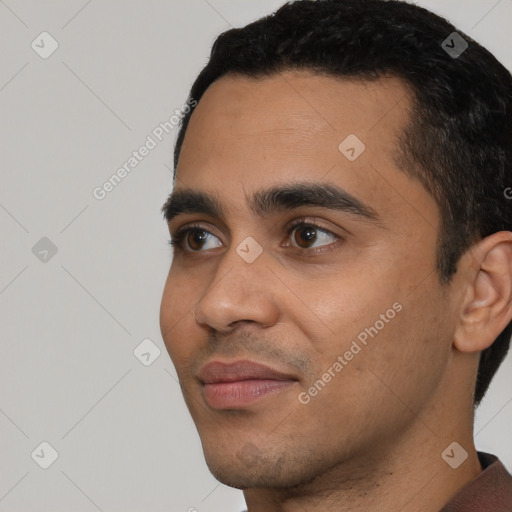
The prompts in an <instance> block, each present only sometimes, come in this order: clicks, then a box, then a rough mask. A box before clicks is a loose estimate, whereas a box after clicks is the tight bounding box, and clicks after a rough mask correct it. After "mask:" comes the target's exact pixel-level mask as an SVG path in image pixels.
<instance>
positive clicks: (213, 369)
mask: <svg viewBox="0 0 512 512" xmlns="http://www.w3.org/2000/svg"><path fill="white" fill-rule="evenodd" d="M199 381H200V382H201V384H202V385H203V388H202V392H203V396H204V398H205V400H206V402H207V403H208V405H210V407H212V408H214V409H237V408H242V407H247V406H249V405H252V404H254V403H256V402H259V401H260V400H262V399H264V398H265V397H268V396H271V395H276V394H278V393H280V392H282V391H284V390H285V389H287V388H289V387H290V386H291V385H293V384H294V383H295V382H297V381H298V379H297V378H296V377H295V376H293V375H290V374H286V373H283V372H280V371H277V370H274V369H272V368H270V367H268V366H266V365H262V364H260V363H255V362H252V361H247V360H242V361H235V362H232V363H223V362H221V361H213V362H211V363H208V364H206V365H205V366H203V368H202V369H201V371H200V372H199Z"/></svg>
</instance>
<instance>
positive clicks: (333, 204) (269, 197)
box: [161, 183, 380, 224]
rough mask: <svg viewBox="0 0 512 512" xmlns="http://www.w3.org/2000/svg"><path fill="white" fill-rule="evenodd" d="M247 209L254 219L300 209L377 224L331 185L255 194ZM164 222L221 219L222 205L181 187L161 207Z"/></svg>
mask: <svg viewBox="0 0 512 512" xmlns="http://www.w3.org/2000/svg"><path fill="white" fill-rule="evenodd" d="M246 199H247V200H248V201H247V202H248V205H249V208H250V210H251V211H252V212H253V213H254V214H255V215H257V216H260V217H262V216H268V215H272V214H275V213H279V212H283V211H291V210H294V209H296V208H299V207H302V206H311V207H320V208H326V209H329V210H334V211H340V212H344V213H348V214H352V215H354V216H356V217H359V218H360V219H361V220H367V221H371V222H373V223H376V224H378V223H379V221H380V218H379V215H378V214H377V212H376V211H375V210H374V209H373V208H371V207H370V206H368V205H366V204H365V203H363V202H362V201H360V200H359V199H357V198H356V197H354V196H353V195H352V194H349V193H348V192H347V191H346V190H344V189H343V188H340V187H338V186H336V185H333V184H320V183H313V184H311V183H291V184H285V185H279V186H275V187H271V188H268V189H265V190H260V191H257V192H255V193H254V194H253V195H252V197H250V198H247V196H246ZM161 211H162V213H163V215H164V218H165V220H166V221H167V222H170V221H171V220H172V219H174V218H176V217H177V216H178V215H181V214H185V213H200V214H205V215H210V216H212V217H217V218H224V217H225V215H224V210H223V208H222V204H221V203H220V202H219V201H218V200H217V198H216V197H214V196H213V195H210V194H207V193H204V192H201V191H198V190H194V189H190V188H183V189H180V190H177V191H175V192H172V193H171V194H170V195H169V197H168V199H167V201H166V202H165V203H164V205H163V206H162V208H161Z"/></svg>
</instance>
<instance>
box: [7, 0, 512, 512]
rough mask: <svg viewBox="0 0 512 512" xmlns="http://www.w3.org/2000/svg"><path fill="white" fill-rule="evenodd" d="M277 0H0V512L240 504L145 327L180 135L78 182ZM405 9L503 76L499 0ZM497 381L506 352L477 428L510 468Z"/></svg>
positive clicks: (505, 391)
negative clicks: (133, 161)
mask: <svg viewBox="0 0 512 512" xmlns="http://www.w3.org/2000/svg"><path fill="white" fill-rule="evenodd" d="M281 3H282V1H281V0H257V1H256V0H251V1H249V0H247V1H240V0H239V1H235V0H209V1H206V0H189V1H187V2H185V1H176V0H172V1H165V2H164V1H155V0H153V1H144V2H143V1H141V0H138V1H133V0H132V1H120V0H117V1H116V0H108V1H106V0H102V1H100V0H92V1H86V0H73V1H71V0H70V1H55V0H54V1H36V0H33V1H28V0H0V38H1V40H0V54H1V67H0V114H1V116H0V119H1V122H0V130H1V132H0V144H1V159H0V171H1V186H0V232H1V251H0V314H1V324H0V325H1V327H0V328H1V330H0V340H1V341H0V343H1V369H0V450H1V451H0V453H1V460H2V462H1V465H0V512H2V511H3V512H18V511H23V512H27V511H46V510H48V511H53V512H58V511H70V510H72V511H77V512H88V511H95V510H101V511H104V512H107V511H123V512H129V511H145V512H150V511H164V510H165V511H184V512H185V511H187V510H192V508H191V507H194V509H196V510H197V511H199V512H220V511H222V512H225V511H229V510H232V511H239V510H241V509H242V507H243V506H244V501H243V496H242V493H241V492H240V491H237V490H234V489H230V488H228V487H225V486H223V485H221V484H219V483H218V482H217V481H216V480H215V479H214V478H213V477H212V476H211V474H210V473H209V471H208V469H207V467H206V464H205V462H204V459H203V456H202V451H201V445H200V442H199V438H198V436H197V433H196V430H195V427H194V424H193V422H192V421H191V419H190V418H189V415H188V411H187V410H186V407H185V405H184V402H183V399H182V396H181V392H180V388H179V386H178V384H177V381H176V373H175V370H174V368H173V366H172V364H171V362H170V359H169V357H168V355H167V352H166V350H165V346H164V344H163V341H162V339H161V335H160V330H159V324H158V314H159V304H160V298H161V294H162V289H163V285H164V281H165V278H166V275H167V271H168V268H169V265H170V261H171V259H170V249H169V247H168V246H167V239H168V232H167V228H166V225H165V223H164V222H163V220H162V217H161V214H160V211H159V210H160V207H161V205H162V203H163V202H164V200H165V198H166V196H167V194H168V193H169V192H170V190H171V173H170V169H169V167H170V166H171V165H172V160H171V152H172V147H173V144H174V140H175V135H176V131H177V130H172V131H171V132H170V133H169V134H166V136H165V138H164V139H163V140H162V142H160V143H159V144H158V146H157V147H156V148H154V149H153V150H152V151H151V152H150V153H149V155H148V156H146V157H145V158H144V159H143V160H142V161H141V162H140V163H139V164H138V165H137V166H136V167H135V168H134V169H133V170H132V171H131V173H130V174H129V175H128V176H126V178H124V180H123V181H122V182H121V183H119V184H118V185H117V187H116V188H115V189H114V190H113V191H112V192H110V193H109V194H107V196H106V197H105V198H104V199H103V200H97V199H95V198H94V196H93V194H92V191H93V189H94V188H95V187H97V186H101V185H102V184H103V183H104V182H105V181H106V180H107V179H108V178H109V177H110V176H111V175H112V174H113V173H115V172H116V170H117V169H118V168H119V167H120V166H122V164H123V163H125V162H126V161H127V159H128V158H129V157H130V156H131V153H132V151H134V150H137V149H138V148H139V147H140V146H141V145H142V144H144V142H145V141H146V137H147V136H148V135H150V134H151V132H152V131H153V130H154V129H155V127H157V126H158V125H159V123H161V122H163V121H165V120H167V119H168V118H169V116H170V115H171V114H172V113H173V111H174V110H175V109H176V108H180V107H181V105H182V104H183V102H184V101H185V99H186V97H187V94H188V90H189V87H190V85H191V83H192V81H193V79H194V78H195V76H196V74H197V73H198V72H199V70H200V69H201V68H202V67H203V65H204V64H205V63H206V59H207V56H208V54H209V50H210V47H211V44H212V42H213V40H214V38H215V36H216V35H217V34H218V33H220V32H221V31H223V30H225V29H227V28H229V27H230V26H239V25H243V24H245V23H247V22H249V21H252V20H254V19H255V18H257V17H259V16H261V15H264V14H267V13H270V12H271V11H273V10H275V9H276V8H277V7H279V6H280V5H281ZM418 3H419V4H421V5H424V6H426V7H428V8H431V9H432V10H434V11H436V12H438V13H441V14H444V15H445V16H447V17H448V18H449V19H451V20H452V21H453V22H455V24H456V25H457V26H458V27H459V28H460V29H461V30H463V31H465V32H467V33H468V34H469V35H470V36H472V37H474V38H475V39H477V40H478V41H480V42H481V43H482V44H484V45H485V46H486V47H487V48H489V50H491V51H492V52H493V53H494V54H495V55H496V56H497V57H498V59H500V60H501V62H503V64H504V65H505V66H507V68H508V69H512V51H511V48H512V44H511V43H512V41H511V36H510V33H511V31H510V20H511V19H512V0H500V1H489V2H487V1H484V0H473V1H449V2H447V1H444V0H443V1H441V0H438V1H421V2H418ZM43 31H47V32H49V33H50V34H51V35H52V37H53V38H54V39H55V40H56V41H57V42H58V45H59V47H58V49H57V50H56V51H55V52H54V53H53V54H52V55H51V56H49V57H48V58H46V59H43V58H41V57H40V56H39V54H38V53H36V51H34V49H33V48H32V47H31V43H32V41H34V40H35V41H36V43H37V42H38V41H39V45H40V46H43V45H44V46H45V48H46V50H47V49H48V48H49V47H50V46H49V40H45V42H43V43H41V42H40V41H41V40H40V38H38V36H39V34H41V33H42V32H43ZM511 186H512V184H511ZM43 237H47V238H48V239H49V240H50V241H51V244H53V245H54V246H55V247H56V249H57V252H56V253H55V254H54V255H52V251H51V246H50V245H49V243H48V241H47V240H46V241H45V240H43V241H40V240H41V239H42V238H43ZM36 244H38V245H36ZM34 246H35V249H33V248H34ZM45 250H46V251H48V252H46V253H45ZM41 259H42V261H41ZM146 339H149V340H151V341H149V342H148V341H146V342H145V343H146V344H147V345H144V346H143V348H144V350H141V351H142V352H144V353H145V354H146V355H145V356H142V357H141V359H143V360H144V358H145V361H146V362H147V363H151V364H149V365H148V366H146V365H145V364H143V363H142V362H141V360H139V359H137V358H136V357H135V355H134V350H135V349H136V347H137V346H138V345H139V344H140V343H141V342H142V341H143V340H146ZM147 347H150V348H149V350H148V349H147ZM158 349H160V351H161V353H160V356H159V357H157V358H156V359H155V356H156V351H157V350H158ZM511 375H512V357H508V359H507V360H506V362H505V364H504V365H503V366H502V368H501V370H500V371H499V374H498V375H497V377H496V379H495V381H494V383H493V384H492V386H491V390H490V392H489V395H488V397H487V398H486V399H485V402H484V403H483V405H482V406H481V407H480V409H479V410H478V414H477V419H476V427H475V432H476V433H477V434H476V441H477V448H479V449H482V450H487V451H490V452H494V453H496V454H498V455H499V456H500V457H501V459H502V460H503V462H504V463H505V464H506V465H507V467H508V469H509V470H512V443H511V442H510V435H507V433H508V432H510V425H511V424H512V405H511V401H512V385H511V384H512V377H511ZM43 441H46V442H48V443H49V444H50V445H51V446H52V447H53V448H54V449H55V450H56V451H57V452H58V458H57V459H56V460H55V462H54V463H53V464H52V465H51V466H50V467H48V469H43V468H42V467H40V464H44V463H45V461H46V462H49V461H50V458H51V452H50V450H49V449H48V448H47V447H45V446H44V445H43V446H40V444H41V442H43ZM34 450H35V451H34ZM31 454H32V455H31Z"/></svg>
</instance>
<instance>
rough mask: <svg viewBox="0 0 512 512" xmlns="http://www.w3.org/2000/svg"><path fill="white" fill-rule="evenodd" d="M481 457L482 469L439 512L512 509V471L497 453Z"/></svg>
mask: <svg viewBox="0 0 512 512" xmlns="http://www.w3.org/2000/svg"><path fill="white" fill-rule="evenodd" d="M478 458H479V460H480V465H481V466H482V472H481V473H480V474H479V475H478V476H477V477H476V478H475V479H474V480H472V481H471V482H469V483H467V484H466V485H465V486H464V487H463V488H462V489H461V490H460V491H459V492H458V493H457V494H456V495H455V496H454V497H453V498H452V499H451V500H450V501H449V502H448V503H447V504H446V505H445V506H444V507H443V508H442V509H441V510H440V511H439V512H512V475H510V473H509V472H508V471H507V470H506V468H505V466H504V465H503V464H502V463H501V462H500V460H499V459H498V458H497V457H496V456H495V455H491V454H489V453H484V452H478Z"/></svg>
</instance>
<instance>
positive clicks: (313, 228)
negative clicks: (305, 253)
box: [288, 221, 340, 249]
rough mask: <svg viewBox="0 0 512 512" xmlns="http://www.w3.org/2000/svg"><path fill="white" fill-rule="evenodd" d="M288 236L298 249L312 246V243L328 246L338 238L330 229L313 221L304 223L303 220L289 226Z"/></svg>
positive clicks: (318, 245)
mask: <svg viewBox="0 0 512 512" xmlns="http://www.w3.org/2000/svg"><path fill="white" fill-rule="evenodd" d="M288 236H289V237H290V241H291V242H292V245H293V246H294V247H298V248H299V249H310V248H312V247H313V244H317V245H316V247H321V246H328V245H332V243H333V242H336V241H337V240H339V239H340V237H339V236H337V235H335V234H334V233H332V232H331V231H329V230H327V229H323V228H321V227H320V226H317V225H315V224H314V223H311V222H310V223H306V222H304V221H300V222H298V223H296V224H295V225H293V226H291V227H290V228H289V230H288ZM317 242H320V243H319V244H318V243H317Z"/></svg>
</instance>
